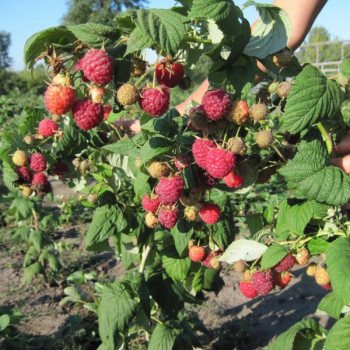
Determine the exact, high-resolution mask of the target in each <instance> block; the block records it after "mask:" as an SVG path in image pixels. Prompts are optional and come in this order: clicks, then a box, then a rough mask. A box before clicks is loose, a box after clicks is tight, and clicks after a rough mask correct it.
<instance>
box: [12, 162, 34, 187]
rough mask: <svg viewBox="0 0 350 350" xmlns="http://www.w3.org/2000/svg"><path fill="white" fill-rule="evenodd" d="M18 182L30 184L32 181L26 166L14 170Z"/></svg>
mask: <svg viewBox="0 0 350 350" xmlns="http://www.w3.org/2000/svg"><path fill="white" fill-rule="evenodd" d="M15 171H16V173H17V175H18V177H19V179H20V180H23V181H25V182H28V183H30V182H31V181H32V174H31V172H30V171H29V169H28V168H27V167H26V166H20V167H18V168H16V169H15Z"/></svg>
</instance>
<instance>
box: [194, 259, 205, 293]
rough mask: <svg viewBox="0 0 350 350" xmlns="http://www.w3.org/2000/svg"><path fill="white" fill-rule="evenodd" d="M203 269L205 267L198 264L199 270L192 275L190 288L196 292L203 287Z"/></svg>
mask: <svg viewBox="0 0 350 350" xmlns="http://www.w3.org/2000/svg"><path fill="white" fill-rule="evenodd" d="M205 270H206V268H205V267H204V266H203V265H200V268H199V270H198V271H197V272H196V274H195V275H194V278H193V281H192V288H193V290H194V291H195V292H196V293H198V292H200V291H201V290H202V289H203V287H204V280H205Z"/></svg>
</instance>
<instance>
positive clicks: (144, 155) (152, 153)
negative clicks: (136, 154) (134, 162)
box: [140, 137, 172, 166]
mask: <svg viewBox="0 0 350 350" xmlns="http://www.w3.org/2000/svg"><path fill="white" fill-rule="evenodd" d="M171 148H172V143H171V142H170V141H169V140H168V139H166V138H165V137H152V138H150V139H149V140H147V141H146V142H145V144H144V145H143V146H142V148H141V155H140V157H141V166H142V165H143V164H144V163H146V162H148V161H149V160H151V159H153V158H155V157H157V156H160V155H163V154H165V153H168V152H170V150H171Z"/></svg>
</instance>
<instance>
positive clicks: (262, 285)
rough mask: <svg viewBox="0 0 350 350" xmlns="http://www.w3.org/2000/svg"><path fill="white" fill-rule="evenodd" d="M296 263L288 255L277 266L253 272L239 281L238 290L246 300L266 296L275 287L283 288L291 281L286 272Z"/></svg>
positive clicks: (291, 256)
mask: <svg viewBox="0 0 350 350" xmlns="http://www.w3.org/2000/svg"><path fill="white" fill-rule="evenodd" d="M295 263H296V260H295V258H294V256H293V255H292V254H291V253H288V254H287V255H286V256H285V257H284V258H283V259H282V260H281V261H280V262H279V263H278V264H277V265H275V266H274V267H273V268H272V269H269V270H267V271H255V272H253V273H252V274H248V277H247V278H245V280H243V281H240V283H239V288H240V290H241V292H242V294H243V295H244V296H246V297H247V298H255V297H256V296H258V295H267V294H268V293H269V292H270V291H272V290H273V289H274V288H275V286H276V285H277V286H279V287H281V288H283V287H285V286H286V285H287V284H288V283H289V282H290V280H291V274H290V273H289V272H288V271H289V270H290V269H291V268H292V267H293V266H294V264H295Z"/></svg>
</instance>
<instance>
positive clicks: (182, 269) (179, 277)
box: [162, 250, 191, 281]
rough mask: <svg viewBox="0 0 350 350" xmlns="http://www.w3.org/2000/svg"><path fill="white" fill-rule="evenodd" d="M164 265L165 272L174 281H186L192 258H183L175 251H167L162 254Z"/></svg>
mask: <svg viewBox="0 0 350 350" xmlns="http://www.w3.org/2000/svg"><path fill="white" fill-rule="evenodd" d="M162 263H163V265H164V268H165V271H166V272H167V273H168V274H169V276H170V277H171V278H172V279H173V280H174V281H184V280H185V279H186V277H187V274H188V271H189V269H190V267H191V260H190V258H189V257H185V258H181V257H180V256H179V255H178V254H177V252H176V251H174V250H167V251H164V252H163V253H162Z"/></svg>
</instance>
